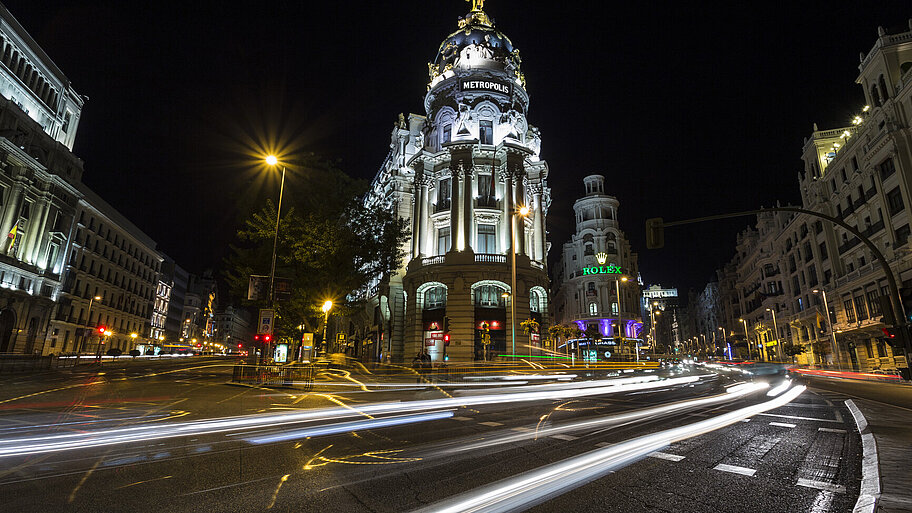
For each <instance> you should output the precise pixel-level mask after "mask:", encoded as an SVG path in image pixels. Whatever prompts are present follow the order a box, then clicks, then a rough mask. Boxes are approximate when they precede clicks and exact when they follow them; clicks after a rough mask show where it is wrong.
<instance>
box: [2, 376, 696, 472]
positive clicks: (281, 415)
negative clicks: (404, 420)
mask: <svg viewBox="0 0 912 513" xmlns="http://www.w3.org/2000/svg"><path fill="white" fill-rule="evenodd" d="M699 379H700V377H698V376H688V377H680V378H670V379H665V380H659V379H658V378H657V377H655V376H648V377H642V378H621V379H613V380H603V381H600V382H588V383H587V384H590V383H599V384H600V386H588V387H578V388H573V389H563V388H556V389H555V388H554V387H555V386H567V385H569V384H565V383H558V384H552V385H541V387H542V388H543V389H544V390H542V391H527V392H522V393H502V394H492V395H477V396H468V397H452V398H451V397H448V398H442V399H427V400H420V401H405V402H395V403H373V404H366V405H358V408H357V411H353V410H352V409H349V408H323V409H318V410H306V411H300V412H295V413H288V412H273V413H264V414H257V415H247V416H238V417H223V418H217V419H209V420H198V421H187V422H175V423H170V424H167V423H166V424H157V425H143V426H135V427H124V428H111V429H101V430H97V431H82V432H76V433H63V434H48V435H44V436H31V437H23V438H4V439H0V458H2V457H10V456H25V455H30V454H42V453H47V452H55V451H70V450H76V449H88V448H95V447H104V446H111V445H118V444H126V443H132V444H135V443H137V442H145V441H151V440H154V441H161V440H164V439H167V438H174V437H181V436H190V435H194V436H199V435H211V434H215V433H224V432H231V431H241V430H249V429H257V428H264V427H277V426H283V425H289V424H296V423H301V422H313V421H319V420H338V419H339V418H343V417H352V416H355V415H359V414H360V415H363V416H375V415H390V414H401V413H414V412H420V411H429V410H443V409H452V408H459V407H467V406H478V405H485V404H504V403H517V402H529V401H547V400H566V399H571V398H576V397H588V396H596V395H606V394H614V393H622V392H633V391H639V390H648V389H655V388H665V387H668V386H672V385H685V384H689V383H694V382H696V381H698V380H699Z"/></svg>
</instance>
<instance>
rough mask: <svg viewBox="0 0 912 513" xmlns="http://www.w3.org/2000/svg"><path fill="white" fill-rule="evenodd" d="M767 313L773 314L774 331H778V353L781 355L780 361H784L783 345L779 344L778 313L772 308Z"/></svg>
mask: <svg viewBox="0 0 912 513" xmlns="http://www.w3.org/2000/svg"><path fill="white" fill-rule="evenodd" d="M766 311H767V312H772V314H773V329H774V330H776V352H778V353H779V361H782V343H781V342H779V325H778V324H776V311H775V310H773V309H772V308H767V309H766Z"/></svg>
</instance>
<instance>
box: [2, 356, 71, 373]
mask: <svg viewBox="0 0 912 513" xmlns="http://www.w3.org/2000/svg"><path fill="white" fill-rule="evenodd" d="M75 363H76V362H75V358H74V359H73V360H72V361H71V360H69V359H67V358H59V357H57V356H38V355H31V354H4V355H0V374H9V373H13V372H34V371H44V370H54V369H61V368H65V367H72V366H73V365H74V364H75Z"/></svg>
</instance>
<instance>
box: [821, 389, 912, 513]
mask: <svg viewBox="0 0 912 513" xmlns="http://www.w3.org/2000/svg"><path fill="white" fill-rule="evenodd" d="M806 379H807V381H808V384H809V385H810V386H811V387H813V388H817V389H819V390H822V391H826V392H835V393H837V394H840V395H842V396H848V398H850V399H851V400H852V402H853V403H855V406H857V407H858V410H859V411H860V412H861V414H862V415H863V416H864V420H865V421H867V426H865V425H863V424H862V426H861V428H862V429H861V436H862V442H863V444H864V441H865V436H866V435H867V436H869V437H870V436H873V442H874V443H873V446H874V448H875V449H876V451H877V466H876V469H877V471H878V472H877V474H878V476H877V477H878V479H876V480H875V481H874V486H873V488H874V489H873V490H872V489H869V490H865V482H864V480H863V481H862V494H863V495H864V494H865V493H870V494H871V495H873V498H874V501H873V504H874V505H876V507H875V508H874V509H872V508H871V507H870V504H871V502H872V501H870V500H868V501H864V500H859V503H858V504H857V505H856V509H855V512H856V513H862V512H869V511H877V512H890V513H892V512H899V511H904V512H909V511H912V387H910V386H909V385H907V384H899V383H883V382H880V383H878V382H866V381H860V380H840V379H830V378H821V377H809V376H806ZM868 449H869V448H867V447H866V450H868ZM866 456H867V454H866ZM865 463H866V462H863V463H862V473H863V474H864V473H865V469H864V466H865ZM871 464H873V461H872V462H871ZM878 485H879V486H878ZM878 488H879V489H878ZM864 502H867V503H868V504H869V507H867V508H861V507H859V506H862V505H863V503H864Z"/></svg>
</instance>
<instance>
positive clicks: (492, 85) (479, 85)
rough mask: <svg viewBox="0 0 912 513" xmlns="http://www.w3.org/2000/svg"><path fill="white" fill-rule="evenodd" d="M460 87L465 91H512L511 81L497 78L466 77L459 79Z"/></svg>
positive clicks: (503, 92) (504, 92)
mask: <svg viewBox="0 0 912 513" xmlns="http://www.w3.org/2000/svg"><path fill="white" fill-rule="evenodd" d="M459 88H460V89H461V90H463V91H493V92H495V93H501V94H507V95H509V94H510V92H511V89H510V83H509V82H499V81H496V80H476V79H464V80H460V81H459Z"/></svg>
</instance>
